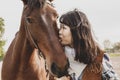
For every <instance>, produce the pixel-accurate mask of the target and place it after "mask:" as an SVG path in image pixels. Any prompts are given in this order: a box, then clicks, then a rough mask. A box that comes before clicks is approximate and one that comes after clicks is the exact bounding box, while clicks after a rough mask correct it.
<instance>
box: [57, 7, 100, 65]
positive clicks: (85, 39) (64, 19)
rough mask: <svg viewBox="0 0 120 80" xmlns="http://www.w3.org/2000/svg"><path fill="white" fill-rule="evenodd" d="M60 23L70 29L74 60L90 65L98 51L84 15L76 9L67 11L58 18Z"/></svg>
mask: <svg viewBox="0 0 120 80" xmlns="http://www.w3.org/2000/svg"><path fill="white" fill-rule="evenodd" d="M59 20H60V23H63V24H66V25H68V26H69V27H70V29H71V33H72V37H73V47H74V49H75V52H76V54H75V60H76V61H79V62H83V63H85V64H90V63H92V62H93V61H94V59H95V58H96V56H97V52H98V49H100V48H99V47H98V45H97V43H96V42H95V40H94V38H93V35H92V30H91V26H90V23H89V21H88V19H87V17H86V15H85V14H84V13H83V12H81V11H78V10H77V9H75V10H73V11H69V12H67V13H65V14H63V15H62V16H61V17H60V19H59Z"/></svg>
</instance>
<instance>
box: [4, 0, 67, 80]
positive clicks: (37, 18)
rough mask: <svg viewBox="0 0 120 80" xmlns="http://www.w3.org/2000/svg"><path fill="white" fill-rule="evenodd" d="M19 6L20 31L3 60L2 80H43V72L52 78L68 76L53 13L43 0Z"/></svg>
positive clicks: (33, 0)
mask: <svg viewBox="0 0 120 80" xmlns="http://www.w3.org/2000/svg"><path fill="white" fill-rule="evenodd" d="M50 1H52V0H50ZM22 2H23V5H24V7H23V12H22V16H21V24H20V28H19V31H18V33H17V34H16V36H15V38H14V39H13V41H12V42H11V44H10V46H9V48H8V50H7V52H6V55H5V57H4V59H3V64H2V80H46V79H45V78H44V77H46V73H45V71H46V70H47V71H49V74H51V75H53V76H56V77H61V76H64V75H66V74H68V71H67V69H68V67H69V62H68V59H67V57H66V55H65V53H64V50H63V48H62V45H61V44H60V42H59V38H58V35H57V32H58V31H57V21H56V20H57V17H58V14H57V11H56V10H55V9H54V7H53V6H51V4H49V3H47V1H46V0H22ZM36 50H37V51H36ZM41 58H43V60H44V61H45V63H41ZM43 64H46V65H43ZM45 66H46V67H45Z"/></svg>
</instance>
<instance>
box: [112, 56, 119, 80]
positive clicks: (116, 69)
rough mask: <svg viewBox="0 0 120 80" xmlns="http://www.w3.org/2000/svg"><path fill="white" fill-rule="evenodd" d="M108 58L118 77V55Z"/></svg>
mask: <svg viewBox="0 0 120 80" xmlns="http://www.w3.org/2000/svg"><path fill="white" fill-rule="evenodd" d="M110 59H111V63H112V65H113V68H114V70H115V72H116V73H117V74H118V77H119V78H120V56H118V57H112V58H110Z"/></svg>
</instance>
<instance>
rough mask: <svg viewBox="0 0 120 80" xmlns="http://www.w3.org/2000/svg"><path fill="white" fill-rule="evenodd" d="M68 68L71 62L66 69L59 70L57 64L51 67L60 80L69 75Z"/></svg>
mask: <svg viewBox="0 0 120 80" xmlns="http://www.w3.org/2000/svg"><path fill="white" fill-rule="evenodd" d="M68 68H69V61H68V63H67V64H66V66H65V67H64V69H61V68H59V67H58V66H57V65H56V64H55V63H53V64H52V66H51V71H52V73H53V74H55V75H57V77H58V78H60V77H62V76H64V75H68Z"/></svg>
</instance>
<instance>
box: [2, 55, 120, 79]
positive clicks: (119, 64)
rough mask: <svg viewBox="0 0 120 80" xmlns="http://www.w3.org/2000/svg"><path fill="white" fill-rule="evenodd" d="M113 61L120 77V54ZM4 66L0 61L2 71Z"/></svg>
mask: <svg viewBox="0 0 120 80" xmlns="http://www.w3.org/2000/svg"><path fill="white" fill-rule="evenodd" d="M110 60H111V63H112V64H113V68H114V70H115V72H116V73H117V74H118V77H119V78H120V56H119V57H112V58H110ZM1 67H2V61H0V72H1ZM0 80H1V74H0Z"/></svg>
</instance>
